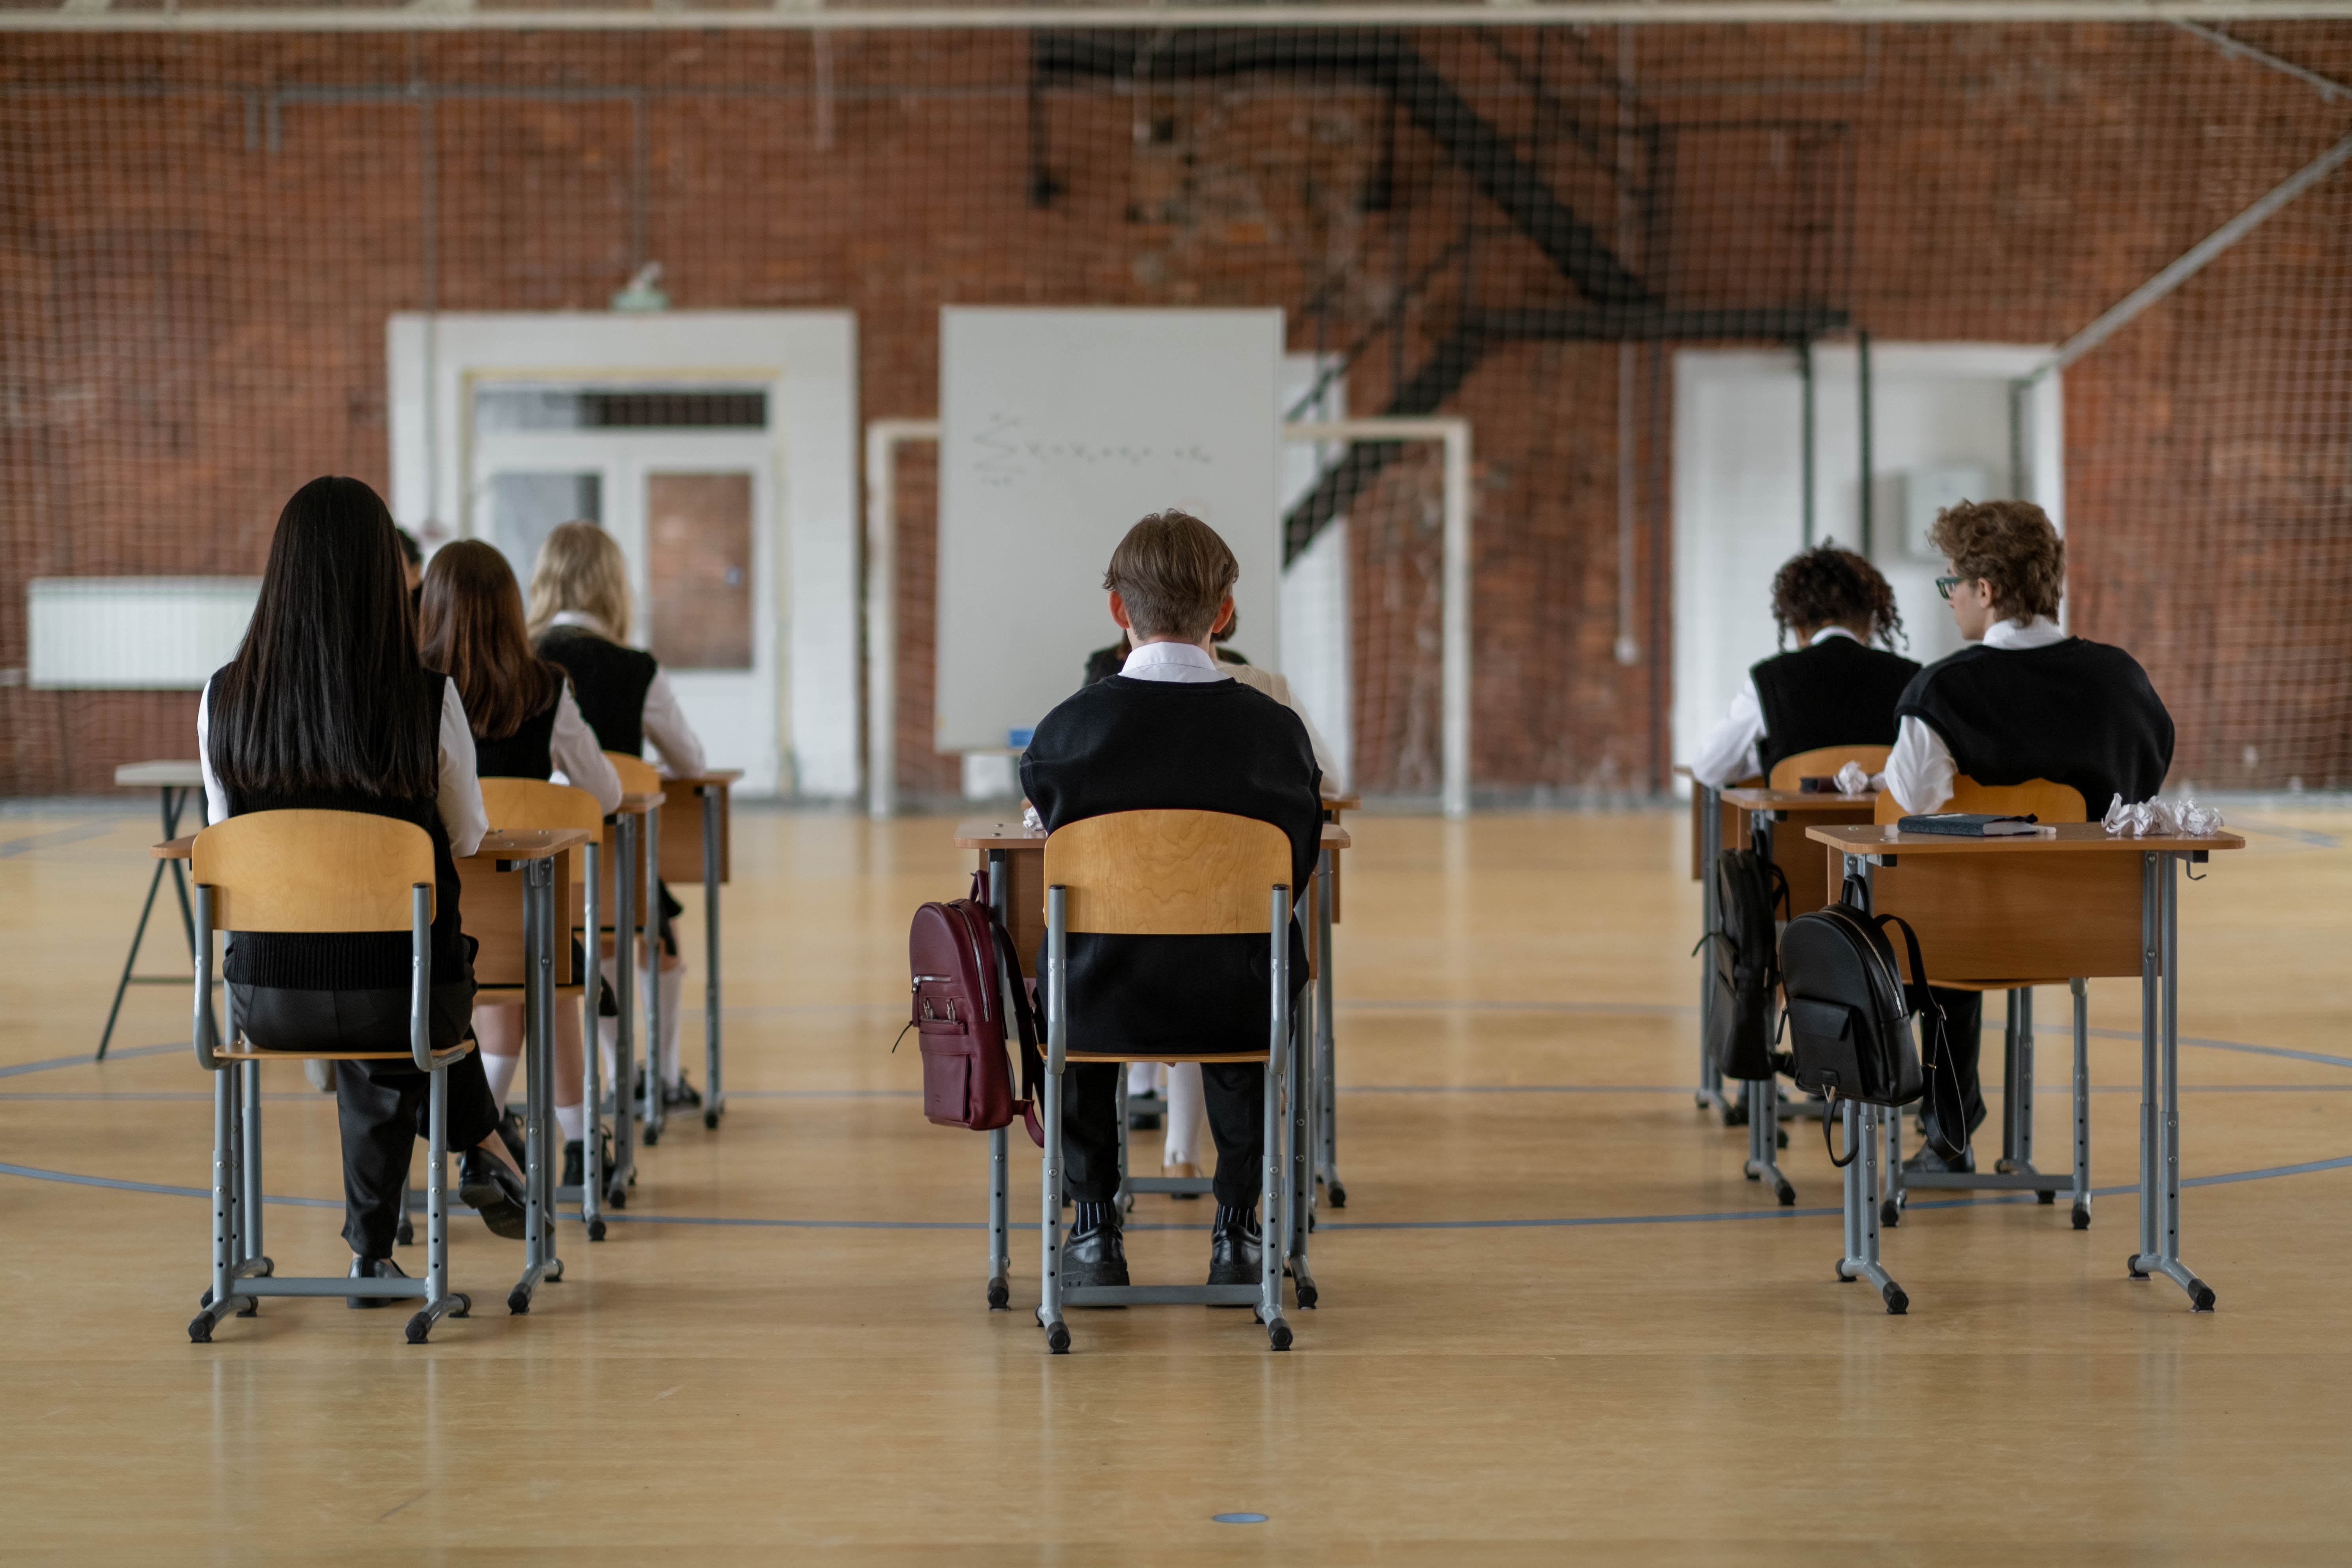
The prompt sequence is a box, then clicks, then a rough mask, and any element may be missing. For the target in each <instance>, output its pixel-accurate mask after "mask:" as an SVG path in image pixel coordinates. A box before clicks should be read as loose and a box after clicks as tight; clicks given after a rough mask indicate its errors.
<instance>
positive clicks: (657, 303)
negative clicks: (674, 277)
mask: <svg viewBox="0 0 2352 1568" xmlns="http://www.w3.org/2000/svg"><path fill="white" fill-rule="evenodd" d="M661 275H662V264H661V263H660V262H658V261H648V262H646V264H645V265H644V266H643V267H640V268H637V270H636V272H635V275H634V276H633V277H631V278H630V279H629V281H628V283H627V284H626V285H625V287H624V288H623V289H621V291H620V292H619V293H617V294H615V295H614V296H613V309H614V310H668V309H669V296H668V295H667V294H665V293H664V292H662V289H661Z"/></svg>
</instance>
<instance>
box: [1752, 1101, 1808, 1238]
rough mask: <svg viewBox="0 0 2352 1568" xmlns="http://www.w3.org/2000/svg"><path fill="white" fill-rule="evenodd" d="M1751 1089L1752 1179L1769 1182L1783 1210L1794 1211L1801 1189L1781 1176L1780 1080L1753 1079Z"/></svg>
mask: <svg viewBox="0 0 2352 1568" xmlns="http://www.w3.org/2000/svg"><path fill="white" fill-rule="evenodd" d="M1747 1090H1748V1180H1749V1181H1751V1182H1754V1181H1769V1182H1770V1183H1771V1184H1772V1191H1773V1194H1774V1195H1776V1196H1777V1197H1779V1198H1780V1206H1781V1207H1782V1208H1794V1207H1795V1206H1796V1204H1797V1189H1796V1188H1794V1187H1792V1186H1790V1184H1789V1178H1788V1177H1786V1176H1784V1175H1782V1174H1781V1173H1780V1161H1779V1159H1778V1157H1777V1156H1778V1155H1779V1152H1780V1150H1779V1147H1778V1145H1779V1143H1780V1079H1777V1078H1759V1079H1749V1080H1748V1084H1747Z"/></svg>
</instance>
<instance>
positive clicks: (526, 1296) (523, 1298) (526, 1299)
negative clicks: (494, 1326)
mask: <svg viewBox="0 0 2352 1568" xmlns="http://www.w3.org/2000/svg"><path fill="white" fill-rule="evenodd" d="M529 1312H530V1291H528V1290H523V1289H516V1290H515V1291H513V1292H512V1293H511V1294H509V1296H508V1297H507V1313H508V1315H509V1316H510V1317H516V1318H520V1317H523V1316H525V1315H526V1314H528V1313H529Z"/></svg>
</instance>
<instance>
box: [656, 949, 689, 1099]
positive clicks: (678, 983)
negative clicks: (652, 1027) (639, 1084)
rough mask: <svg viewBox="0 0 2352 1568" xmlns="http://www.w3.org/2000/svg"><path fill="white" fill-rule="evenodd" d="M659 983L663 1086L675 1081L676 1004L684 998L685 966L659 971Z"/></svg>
mask: <svg viewBox="0 0 2352 1568" xmlns="http://www.w3.org/2000/svg"><path fill="white" fill-rule="evenodd" d="M659 974H660V984H661V1035H662V1037H661V1075H662V1084H663V1086H664V1087H665V1088H674V1087H675V1086H676V1085H677V1025H678V1017H677V1015H678V1005H679V1004H680V1003H681V1002H683V1001H684V1000H685V999H686V966H685V965H684V964H680V965H679V966H678V967H677V968H676V969H665V970H661V971H659Z"/></svg>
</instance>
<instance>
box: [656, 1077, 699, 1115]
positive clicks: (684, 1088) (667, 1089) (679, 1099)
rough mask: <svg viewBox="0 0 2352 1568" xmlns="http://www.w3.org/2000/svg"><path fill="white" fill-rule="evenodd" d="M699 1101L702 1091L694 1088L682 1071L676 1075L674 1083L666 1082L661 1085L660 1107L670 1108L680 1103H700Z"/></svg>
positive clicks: (691, 1104) (687, 1104)
mask: <svg viewBox="0 0 2352 1568" xmlns="http://www.w3.org/2000/svg"><path fill="white" fill-rule="evenodd" d="M701 1103H702V1091H701V1090H699V1089H696V1088H695V1087H694V1085H693V1084H691V1083H689V1082H688V1081H687V1077H686V1075H685V1074H684V1073H680V1074H678V1075H677V1082H676V1083H666V1084H664V1085H662V1108H663V1109H664V1110H672V1109H675V1108H676V1107H677V1106H681V1105H686V1106H695V1105H700V1104H701Z"/></svg>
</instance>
